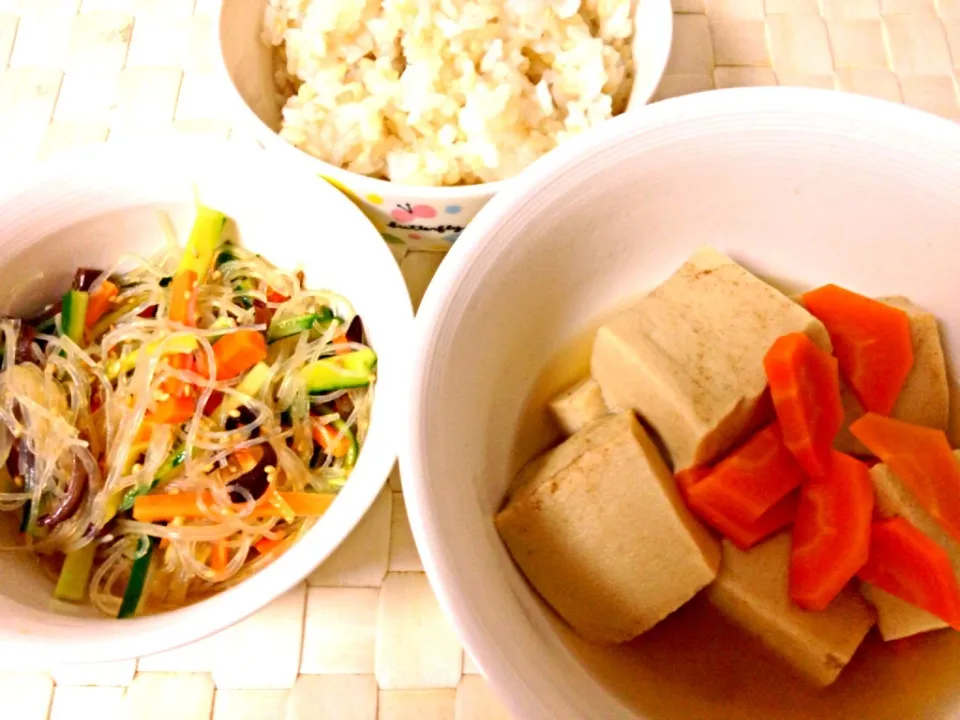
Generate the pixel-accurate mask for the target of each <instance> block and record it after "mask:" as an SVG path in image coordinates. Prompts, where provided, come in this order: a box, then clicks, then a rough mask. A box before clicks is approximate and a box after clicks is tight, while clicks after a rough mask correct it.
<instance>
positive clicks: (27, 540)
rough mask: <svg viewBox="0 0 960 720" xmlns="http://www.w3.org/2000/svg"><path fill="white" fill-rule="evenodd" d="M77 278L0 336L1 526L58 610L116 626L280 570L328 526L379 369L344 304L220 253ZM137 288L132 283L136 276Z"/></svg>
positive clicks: (257, 263) (199, 231) (252, 257)
mask: <svg viewBox="0 0 960 720" xmlns="http://www.w3.org/2000/svg"><path fill="white" fill-rule="evenodd" d="M225 223H226V217H225V216H224V215H222V214H221V213H219V212H216V211H214V210H211V209H209V208H205V207H202V206H200V207H198V208H197V216H196V220H195V222H194V225H193V228H192V230H191V233H190V236H189V240H188V243H187V247H186V249H185V250H184V249H183V248H178V247H176V243H175V242H173V243H171V245H170V246H169V247H167V248H166V249H164V250H163V251H162V252H160V253H159V254H158V255H156V256H155V257H152V258H149V259H144V258H139V257H137V258H133V259H132V260H131V258H129V257H128V258H124V259H123V260H122V261H121V263H118V265H117V266H116V267H115V268H113V269H107V270H103V271H101V270H95V269H86V268H81V269H80V270H78V271H77V273H76V277H75V279H74V283H73V287H72V288H71V289H70V290H68V292H67V293H66V294H65V295H64V296H63V299H62V302H60V303H58V304H56V305H54V306H51V307H49V308H47V310H46V311H44V313H43V314H42V315H41V316H39V317H37V318H35V319H32V320H23V319H10V318H8V319H3V320H0V334H2V340H3V342H2V352H3V365H2V371H0V512H2V513H3V514H5V515H11V514H13V515H15V517H14V518H13V519H12V520H13V521H14V522H15V521H19V523H20V534H19V536H18V537H19V538H20V542H19V543H18V544H17V545H16V546H15V547H12V548H10V547H6V548H3V549H5V550H15V551H28V552H32V553H35V554H36V555H37V557H38V558H39V559H40V561H41V564H42V565H43V567H44V568H45V569H47V570H48V571H49V572H51V573H53V574H55V576H56V578H57V581H56V589H55V591H54V594H55V597H56V598H57V599H59V600H66V601H71V602H83V601H85V600H87V599H89V601H90V602H91V603H92V604H93V605H94V606H96V607H97V608H98V609H99V610H100V611H102V612H103V613H105V614H107V615H111V616H117V617H122V618H124V617H131V616H134V615H137V614H142V613H149V612H157V611H162V610H166V609H172V608H176V607H179V606H182V605H184V604H186V603H190V602H193V601H195V600H198V599H201V598H203V597H205V596H208V595H210V594H211V593H214V592H217V591H218V590H221V589H223V588H226V587H229V586H230V585H232V584H234V583H236V582H238V581H240V580H242V579H243V578H245V577H247V576H248V575H250V574H251V573H253V572H256V570H257V569H259V568H261V567H263V566H264V565H265V564H266V563H269V562H270V561H271V560H272V559H274V558H275V557H276V556H277V555H278V554H280V553H282V552H283V551H284V550H285V549H286V548H287V547H289V546H290V545H291V544H292V543H294V542H296V540H297V538H298V537H299V536H300V535H302V534H303V533H304V532H305V531H306V530H307V529H308V528H309V527H310V526H311V524H312V523H313V522H314V520H315V518H317V517H318V516H320V515H322V514H323V513H324V512H325V511H326V510H327V508H328V507H329V506H330V504H331V502H332V501H333V499H334V498H335V497H336V494H337V492H338V491H339V489H340V488H341V487H342V486H343V484H344V483H345V482H346V480H347V478H348V477H349V475H350V472H351V469H352V468H353V466H354V463H355V462H356V459H357V453H358V451H359V446H360V444H361V443H362V442H363V438H364V436H365V433H366V429H367V425H368V422H369V415H370V407H371V402H372V399H373V386H374V380H375V370H376V363H377V358H376V355H375V354H374V352H373V350H372V349H371V348H369V347H368V346H367V345H366V344H365V342H364V332H363V326H362V324H361V322H360V318H359V317H358V316H357V315H356V313H355V312H354V310H353V308H352V307H351V305H350V303H349V302H348V301H347V300H346V299H345V298H343V297H341V296H340V295H337V294H335V293H332V292H329V291H325V290H308V289H306V288H305V287H304V276H303V273H302V272H290V271H284V270H279V269H277V268H275V267H274V266H273V265H271V264H270V263H269V262H268V261H267V260H265V259H264V258H262V257H260V256H259V255H256V254H254V253H251V252H249V251H248V250H245V249H244V248H242V247H239V246H238V245H237V244H235V243H232V242H225V241H222V240H221V234H222V231H223V228H224V225H225ZM131 265H132V269H129V270H127V271H125V272H120V270H119V268H120V267H124V268H128V267H131Z"/></svg>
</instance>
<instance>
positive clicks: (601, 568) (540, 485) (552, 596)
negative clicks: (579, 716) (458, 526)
mask: <svg viewBox="0 0 960 720" xmlns="http://www.w3.org/2000/svg"><path fill="white" fill-rule="evenodd" d="M532 468H533V470H534V471H535V472H534V475H533V476H532V477H529V478H527V479H526V480H525V481H524V482H522V483H520V484H519V489H518V490H517V491H516V492H515V493H514V495H513V496H512V497H511V498H510V500H509V501H508V503H507V505H506V507H505V508H504V509H503V510H502V511H501V512H500V513H499V514H498V515H497V517H496V526H497V529H498V530H499V532H500V535H501V537H502V538H503V541H504V542H505V543H506V546H507V548H508V549H509V550H510V553H511V555H512V556H513V559H514V560H515V561H516V563H517V565H518V566H519V567H520V569H521V570H522V571H523V573H524V575H526V577H527V579H528V580H529V581H530V583H531V585H533V587H534V588H535V589H536V590H537V592H539V593H540V595H541V596H542V597H543V598H544V600H546V601H547V602H548V603H549V604H550V605H551V606H552V607H553V608H554V610H556V612H557V613H558V614H559V615H560V616H561V617H562V618H564V620H566V621H567V622H568V623H569V624H570V626H571V627H573V629H574V630H576V631H577V633H579V634H580V635H581V636H582V637H584V638H586V639H587V640H592V641H595V642H601V643H618V642H624V641H627V640H630V639H631V638H634V637H636V636H637V635H639V634H640V633H642V632H644V631H645V630H648V629H649V628H651V627H653V626H654V625H656V624H657V623H658V622H659V621H660V620H662V619H663V618H665V617H666V616H667V615H669V614H670V613H672V612H673V611H674V610H676V609H677V608H679V607H680V606H681V605H683V604H684V603H685V602H687V601H688V600H689V599H690V598H692V597H693V596H694V595H695V594H696V593H697V592H698V591H699V590H700V589H701V588H702V587H704V586H705V585H707V584H708V583H709V582H710V581H711V580H713V578H714V577H715V576H716V574H717V569H718V565H719V562H720V548H719V545H718V543H717V541H716V540H715V539H714V538H713V537H711V536H710V534H709V533H708V532H707V531H706V530H705V529H704V528H703V526H701V525H700V524H699V522H697V520H696V519H694V517H693V516H692V515H691V514H690V512H689V511H688V510H687V508H686V506H685V505H684V504H683V501H682V500H681V499H680V495H679V493H678V491H677V487H676V484H675V483H674V481H673V477H672V476H671V474H670V471H669V470H668V469H667V466H666V464H665V463H664V461H663V458H661V457H660V455H659V454H658V452H657V450H656V448H655V446H654V444H653V442H652V441H651V439H650V437H649V436H648V435H647V433H646V431H645V430H644V429H643V427H642V426H641V425H640V423H639V422H637V419H636V417H635V416H634V414H633V412H631V411H627V412H623V413H619V414H616V415H609V416H608V417H606V418H603V419H602V420H599V421H596V422H594V423H591V424H589V425H587V426H586V427H584V428H583V429H582V430H580V432H578V433H577V434H575V435H574V436H573V437H571V438H569V439H568V440H567V441H565V442H564V443H562V444H561V445H560V446H558V447H557V448H555V449H554V450H551V451H549V452H548V453H547V454H546V456H545V457H541V458H539V459H538V460H536V461H535V464H534V465H533V466H532ZM528 472H529V470H528Z"/></svg>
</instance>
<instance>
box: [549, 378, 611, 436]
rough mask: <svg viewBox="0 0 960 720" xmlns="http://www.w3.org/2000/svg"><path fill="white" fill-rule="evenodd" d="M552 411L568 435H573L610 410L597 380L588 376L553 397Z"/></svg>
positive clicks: (551, 402)
mask: <svg viewBox="0 0 960 720" xmlns="http://www.w3.org/2000/svg"><path fill="white" fill-rule="evenodd" d="M550 412H551V413H553V417H554V418H555V419H556V421H557V424H558V425H559V426H560V429H561V430H563V432H565V433H566V434H567V435H573V434H574V433H575V432H577V430H579V429H580V428H582V427H583V426H584V425H586V424H587V423H589V422H593V421H594V420H599V419H600V418H602V417H603V416H604V415H606V414H607V413H609V412H610V411H609V410H608V409H607V404H606V403H605V402H604V401H603V394H602V393H601V392H600V386H599V385H598V384H597V381H596V380H594V379H593V378H592V377H588V378H587V379H586V380H581V381H580V382H578V383H577V384H576V385H574V386H573V387H570V388H567V389H566V390H564V391H563V392H562V393H560V394H559V395H557V396H556V397H555V398H553V400H551V401H550Z"/></svg>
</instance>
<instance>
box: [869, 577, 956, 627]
mask: <svg viewBox="0 0 960 720" xmlns="http://www.w3.org/2000/svg"><path fill="white" fill-rule="evenodd" d="M860 591H861V592H862V593H863V596H864V597H865V598H866V599H867V601H868V602H869V603H870V604H871V605H873V607H874V609H875V610H876V611H877V628H878V629H879V630H880V636H881V637H882V638H883V639H884V640H887V641H890V640H899V639H900V638H905V637H910V636H911V635H917V634H919V633H925V632H929V631H930V630H941V629H943V628H945V627H947V624H946V623H945V622H944V621H943V620H941V619H940V618H938V617H937V616H936V615H931V614H930V613H928V612H927V611H926V610H921V609H920V608H918V607H917V606H916V605H911V604H910V603H908V602H907V601H906V600H901V599H900V598H898V597H896V596H895V595H891V594H890V593H888V592H886V591H885V590H881V589H880V588H878V587H876V586H875V585H870V584H869V583H861V584H860Z"/></svg>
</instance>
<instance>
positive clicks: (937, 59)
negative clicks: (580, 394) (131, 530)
mask: <svg viewBox="0 0 960 720" xmlns="http://www.w3.org/2000/svg"><path fill="white" fill-rule="evenodd" d="M228 1H229V0H228ZM674 9H675V11H676V40H675V50H674V54H673V57H672V58H671V61H670V66H669V69H668V71H667V76H666V78H665V79H664V82H663V84H662V85H661V89H660V92H659V93H658V98H662V97H670V96H673V95H681V94H684V93H690V92H697V91H700V90H707V89H710V88H714V87H729V86H736V85H775V84H778V83H779V84H784V85H786V84H797V85H810V86H817V87H828V88H837V89H844V90H851V91H855V92H860V93H866V94H870V95H876V96H879V97H883V98H887V99H890V100H895V101H898V102H904V103H906V104H908V105H913V106H915V107H919V108H923V109H925V110H929V111H931V112H935V113H937V114H940V115H943V116H945V117H948V118H956V117H957V116H958V115H960V106H958V93H957V70H958V69H960V0H938V2H934V1H933V0H820V2H819V3H818V2H817V0H674ZM215 10H216V2H214V1H213V0H82V2H81V0H0V175H2V174H5V173H13V172H15V167H16V165H17V164H19V163H21V162H25V161H30V160H33V159H35V158H38V157H48V156H50V155H53V154H56V153H58V152H61V151H62V150H63V149H65V148H68V147H73V146H78V145H88V144H93V143H101V142H111V141H113V140H116V139H117V138H131V137H133V138H150V137H157V136H160V135H167V134H171V133H174V134H185V135H193V136H197V135H199V136H209V137H220V138H224V137H229V138H230V139H231V140H232V141H235V142H239V143H251V142H252V140H251V139H250V138H247V137H244V136H242V135H238V134H235V133H232V132H231V128H230V119H229V118H228V117H226V116H225V115H224V114H223V106H224V103H223V102H222V100H221V94H222V88H221V87H220V86H219V84H218V82H217V80H216V79H215V77H214V75H213V73H212V70H213V55H212V52H213V49H212V48H211V47H210V46H209V44H208V43H207V39H208V38H209V37H210V32H211V29H212V27H213V23H214V21H215V18H214V15H213V13H214V12H215ZM397 260H398V262H399V263H400V266H401V268H402V270H403V273H404V275H405V277H406V278H407V281H408V284H409V286H410V290H411V294H412V295H413V297H414V300H415V301H419V298H420V297H421V296H422V294H423V291H424V289H425V287H426V284H427V283H428V282H429V279H430V277H431V276H432V274H433V272H434V270H435V269H436V266H437V263H438V262H439V256H437V255H433V254H428V253H409V254H406V255H404V254H403V251H400V252H399V254H398V256H397ZM0 699H2V700H0V717H3V718H10V719H11V720H42V719H43V718H48V717H49V718H51V719H52V720H68V719H73V718H77V719H78V720H79V719H81V718H92V717H96V718H98V719H99V720H110V719H111V718H115V717H133V718H154V717H156V718H164V719H167V718H177V719H178V720H193V719H194V718H196V719H197V720H206V719H207V718H210V717H212V718H215V719H216V720H237V719H240V718H249V719H251V720H254V719H255V720H269V719H271V718H298V719H299V718H303V719H307V718H323V719H328V718H329V719H334V718H336V719H338V720H339V719H342V720H374V718H379V719H380V720H407V719H416V720H452V719H454V718H456V720H498V719H499V718H507V715H506V714H505V713H504V711H503V710H502V708H501V706H500V705H499V703H498V701H497V700H496V698H495V697H494V695H493V694H492V693H491V691H490V690H489V688H488V687H487V686H486V684H485V682H484V680H483V679H482V677H480V676H479V675H478V674H477V672H476V669H475V667H474V666H473V664H472V662H471V661H470V659H469V658H468V657H467V656H466V655H465V654H464V653H463V651H462V649H461V647H460V645H459V643H458V642H457V639H456V638H455V636H454V635H453V633H452V632H451V630H450V627H449V625H448V623H447V622H446V621H445V619H444V618H443V616H442V615H441V613H440V611H439V608H438V606H437V603H436V600H435V599H434V597H433V595H432V593H431V592H430V589H429V586H428V584H427V581H426V578H425V577H424V575H423V573H422V568H421V565H420V560H419V558H418V556H417V551H416V548H415V547H414V544H413V540H412V536H411V533H410V528H409V525H408V523H407V514H406V509H405V507H404V503H403V494H402V489H401V485H400V481H399V477H397V476H396V475H394V477H392V478H391V481H390V484H389V486H388V487H387V488H385V489H384V491H383V493H382V494H381V495H380V497H379V499H378V500H377V502H376V504H375V505H374V507H373V509H372V510H371V512H370V513H369V515H368V516H367V517H366V518H365V519H364V521H363V523H362V524H361V525H360V526H359V527H358V528H357V530H356V531H355V532H354V534H353V535H352V536H351V537H350V539H349V540H348V541H347V542H346V544H345V545H344V546H343V547H341V548H340V549H339V550H338V551H337V552H336V554H335V555H334V556H333V557H332V558H331V559H330V560H329V561H328V562H326V563H325V564H324V565H323V566H322V567H320V568H318V569H317V570H316V571H315V572H314V573H313V575H311V576H310V578H309V579H308V580H307V582H306V583H304V584H303V585H301V586H300V587H298V588H296V589H295V590H293V591H292V592H290V593H288V594H287V595H285V596H284V597H283V598H281V599H279V600H278V601H276V602H275V603H273V604H272V605H270V606H269V607H268V608H266V609H265V610H263V611H262V612H260V613H258V614H257V615H255V616H254V617H252V618H250V619H249V620H247V621H245V622H243V623H241V624H240V625H238V626H236V627H234V628H232V629H230V630H228V631H226V632H223V633H221V634H220V635H218V636H215V637H213V638H211V639H209V640H205V641H203V642H201V643H198V644H196V645H194V646H190V647H186V648H183V649H180V650H176V651H173V652H170V653H164V654H162V655H158V656H153V657H146V658H141V659H140V660H139V661H129V662H120V663H111V664H101V665H90V666H79V667H23V664H22V663H21V662H20V661H19V659H18V658H16V657H10V656H9V655H8V654H5V653H4V652H3V648H2V647H0Z"/></svg>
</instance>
